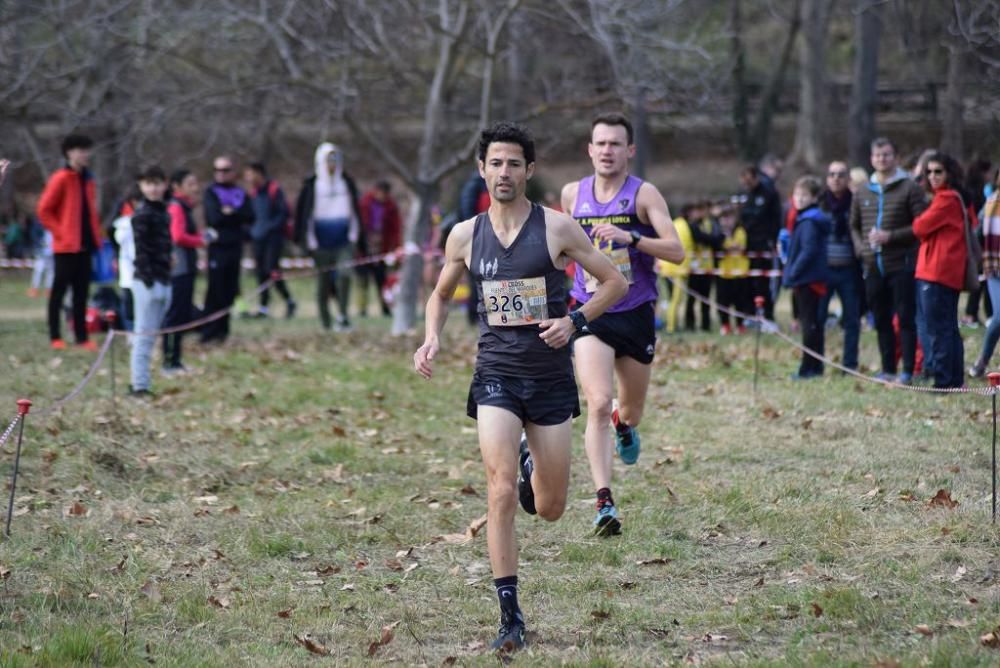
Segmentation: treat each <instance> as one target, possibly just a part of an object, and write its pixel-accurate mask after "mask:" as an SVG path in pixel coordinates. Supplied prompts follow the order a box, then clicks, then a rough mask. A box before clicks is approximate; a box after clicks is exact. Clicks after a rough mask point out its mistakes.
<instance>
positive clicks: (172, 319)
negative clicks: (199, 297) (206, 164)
mask: <svg viewBox="0 0 1000 668" xmlns="http://www.w3.org/2000/svg"><path fill="white" fill-rule="evenodd" d="M170 186H171V188H172V190H173V198H172V199H171V200H170V203H169V204H168V205H167V213H168V214H169V215H170V239H171V241H173V244H174V250H173V253H174V258H173V260H174V261H173V267H172V268H171V270H170V297H171V299H170V308H169V309H167V314H166V316H164V319H163V326H164V327H179V326H181V325H186V324H188V323H189V322H191V321H192V320H193V319H194V284H195V279H196V278H197V277H198V250H197V249H199V248H204V247H205V246H206V245H207V244H208V243H210V242H211V241H212V240H214V239H215V238H216V236H217V232H216V231H215V230H214V229H213V228H208V229H206V230H205V232H204V233H199V232H198V226H197V225H196V224H195V221H194V215H193V209H194V206H195V203H196V202H197V201H198V197H199V195H201V184H199V183H198V177H197V176H195V175H194V174H192V173H191V172H190V171H189V170H187V169H178V170H177V171H175V172H174V173H173V174H172V175H171V176H170ZM183 338H184V332H171V333H169V334H164V335H163V374H164V375H165V376H171V375H175V374H178V373H183V372H185V371H187V368H186V367H185V366H184V363H183V362H182V361H181V341H182V340H183Z"/></svg>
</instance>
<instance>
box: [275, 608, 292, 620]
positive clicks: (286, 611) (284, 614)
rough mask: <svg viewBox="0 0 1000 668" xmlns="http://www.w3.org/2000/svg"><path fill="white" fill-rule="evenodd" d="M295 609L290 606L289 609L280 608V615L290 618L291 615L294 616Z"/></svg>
mask: <svg viewBox="0 0 1000 668" xmlns="http://www.w3.org/2000/svg"><path fill="white" fill-rule="evenodd" d="M294 610H295V608H288V609H287V610H278V616H279V617H281V618H282V619H288V618H289V617H291V616H292V612H293V611H294Z"/></svg>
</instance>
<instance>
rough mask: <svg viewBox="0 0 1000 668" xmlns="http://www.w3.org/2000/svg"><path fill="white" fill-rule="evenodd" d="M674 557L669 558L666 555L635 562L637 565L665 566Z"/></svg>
mask: <svg viewBox="0 0 1000 668" xmlns="http://www.w3.org/2000/svg"><path fill="white" fill-rule="evenodd" d="M671 561H673V559H667V558H665V557H656V558H654V559H640V560H639V561H637V562H635V565H636V566H663V565H666V564H669V563H670V562H671Z"/></svg>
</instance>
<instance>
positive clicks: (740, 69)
mask: <svg viewBox="0 0 1000 668" xmlns="http://www.w3.org/2000/svg"><path fill="white" fill-rule="evenodd" d="M729 30H730V31H731V33H732V34H731V36H730V39H729V52H730V55H731V57H732V59H733V71H732V86H733V91H732V95H733V109H732V114H733V131H734V132H735V133H736V146H737V148H738V150H739V152H740V157H741V158H743V159H744V160H753V159H754V158H755V157H756V156H754V153H755V150H754V147H753V140H752V139H751V138H750V106H749V103H748V101H747V98H748V96H749V94H748V92H747V82H746V74H747V66H746V50H745V48H744V47H743V12H742V10H741V5H740V0H732V3H731V4H730V5H729Z"/></svg>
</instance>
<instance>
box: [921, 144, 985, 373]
mask: <svg viewBox="0 0 1000 668" xmlns="http://www.w3.org/2000/svg"><path fill="white" fill-rule="evenodd" d="M925 169H926V171H925V175H926V177H927V178H926V180H925V183H926V185H927V188H928V189H929V190H930V191H931V192H932V193H933V194H934V199H933V200H931V204H930V206H929V207H928V208H927V210H926V211H924V212H923V213H922V214H920V215H919V216H917V217H916V218H915V219H914V221H913V233H914V235H916V237H917V239H919V240H920V252H919V255H918V256H917V270H916V274H915V276H916V279H917V299H919V300H921V306H922V307H923V313H924V318H925V320H926V323H927V334H928V338H929V339H930V350H929V351H927V354H928V357H929V366H930V367H931V369H933V370H934V387H936V388H949V387H961V386H962V383H963V377H964V374H965V369H964V361H963V359H962V358H963V354H964V351H963V348H962V336H961V334H960V333H959V330H958V297H959V295H960V294H961V291H962V287H963V284H964V283H965V259H966V253H967V251H966V246H965V220H966V217H968V219H969V222H970V224H971V225H972V227H973V229H974V228H975V227H977V226H978V225H979V221H978V220H977V219H976V213H975V211H973V210H972V208H971V206H970V200H969V198H968V197H965V196H964V195H963V193H962V191H961V186H960V185H959V184H961V183H962V168H961V167H960V166H959V164H958V162H957V161H956V160H955V159H954V158H952V157H951V156H948V155H945V154H944V153H935V154H934V155H932V156H931V157H930V158H929V159H928V161H927V166H926V168H925Z"/></svg>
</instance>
